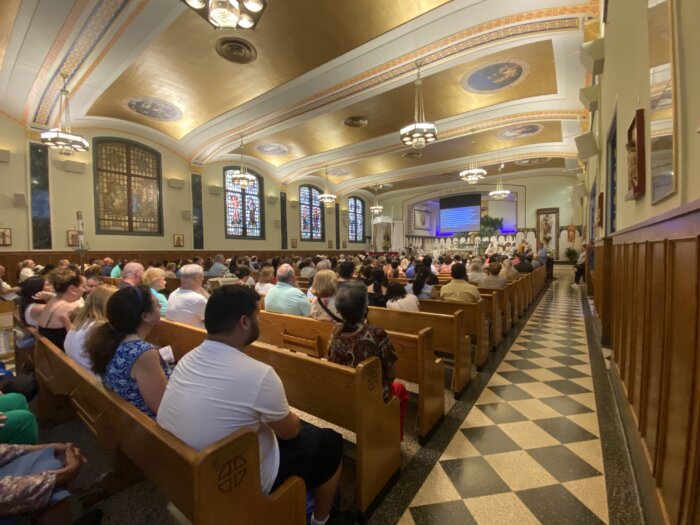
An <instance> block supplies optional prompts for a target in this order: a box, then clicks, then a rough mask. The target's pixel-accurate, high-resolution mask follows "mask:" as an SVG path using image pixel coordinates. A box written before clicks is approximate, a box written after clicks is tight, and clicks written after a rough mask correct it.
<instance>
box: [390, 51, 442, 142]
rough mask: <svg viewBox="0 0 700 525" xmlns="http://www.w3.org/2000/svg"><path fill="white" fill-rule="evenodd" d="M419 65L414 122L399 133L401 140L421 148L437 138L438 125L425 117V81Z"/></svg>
mask: <svg viewBox="0 0 700 525" xmlns="http://www.w3.org/2000/svg"><path fill="white" fill-rule="evenodd" d="M417 66H418V73H417V77H416V82H415V86H416V94H415V101H414V108H413V123H412V124H409V125H408V126H404V127H403V128H401V130H400V131H399V134H400V135H401V141H402V142H403V143H404V144H405V145H406V146H410V147H412V148H416V149H421V148H424V147H425V146H426V145H427V144H429V143H431V142H435V141H436V140H437V127H436V126H435V123H434V122H428V121H426V119H425V109H424V107H423V91H422V87H421V85H422V83H423V81H422V80H421V79H420V64H417Z"/></svg>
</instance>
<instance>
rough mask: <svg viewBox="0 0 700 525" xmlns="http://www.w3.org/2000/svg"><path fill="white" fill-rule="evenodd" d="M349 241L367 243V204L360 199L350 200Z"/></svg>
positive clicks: (351, 198)
mask: <svg viewBox="0 0 700 525" xmlns="http://www.w3.org/2000/svg"><path fill="white" fill-rule="evenodd" d="M348 215H349V219H350V221H349V223H348V240H349V241H350V242H365V202H364V201H363V200H362V199H360V198H359V197H350V198H349V199H348Z"/></svg>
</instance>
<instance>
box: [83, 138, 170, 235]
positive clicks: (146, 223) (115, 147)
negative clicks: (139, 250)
mask: <svg viewBox="0 0 700 525" xmlns="http://www.w3.org/2000/svg"><path fill="white" fill-rule="evenodd" d="M93 146H94V165H95V222H96V224H97V228H96V230H97V233H99V234H115V233H116V234H121V235H163V198H162V192H161V166H160V153H158V152H157V151H156V150H154V149H151V148H149V147H147V146H144V145H142V144H139V143H137V142H132V141H130V140H124V139H117V138H96V139H95V140H94V143H93Z"/></svg>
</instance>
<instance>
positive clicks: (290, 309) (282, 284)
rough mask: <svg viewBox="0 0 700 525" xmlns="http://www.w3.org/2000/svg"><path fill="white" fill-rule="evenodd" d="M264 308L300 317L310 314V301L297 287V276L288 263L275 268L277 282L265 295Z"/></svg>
mask: <svg viewBox="0 0 700 525" xmlns="http://www.w3.org/2000/svg"><path fill="white" fill-rule="evenodd" d="M314 271H315V270H314ZM265 310H267V311H268V312H276V313H279V314H289V315H298V316H300V317H309V316H310V315H311V303H309V300H308V299H307V298H306V295H305V294H304V292H302V291H301V290H300V289H299V288H297V276H296V275H295V274H294V268H292V267H291V266H290V265H289V264H286V263H285V264H282V265H281V266H280V267H279V268H277V284H276V285H275V286H273V287H272V288H271V289H270V290H269V291H268V292H267V295H266V296H265Z"/></svg>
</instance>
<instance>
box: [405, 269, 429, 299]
mask: <svg viewBox="0 0 700 525" xmlns="http://www.w3.org/2000/svg"><path fill="white" fill-rule="evenodd" d="M431 278H432V274H431V273H430V269H429V268H428V267H426V266H419V267H418V269H417V270H416V278H415V279H413V282H412V283H409V284H407V285H406V286H405V289H406V293H409V294H413V295H415V296H416V297H417V298H418V299H430V298H431V297H432V296H433V286H432V285H431V284H428V282H429V280H430V279H431Z"/></svg>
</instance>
